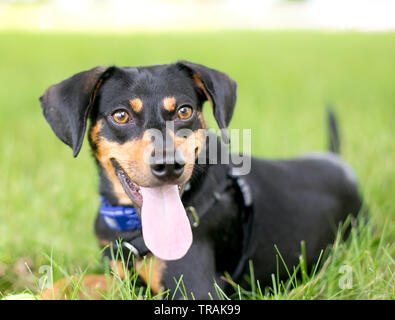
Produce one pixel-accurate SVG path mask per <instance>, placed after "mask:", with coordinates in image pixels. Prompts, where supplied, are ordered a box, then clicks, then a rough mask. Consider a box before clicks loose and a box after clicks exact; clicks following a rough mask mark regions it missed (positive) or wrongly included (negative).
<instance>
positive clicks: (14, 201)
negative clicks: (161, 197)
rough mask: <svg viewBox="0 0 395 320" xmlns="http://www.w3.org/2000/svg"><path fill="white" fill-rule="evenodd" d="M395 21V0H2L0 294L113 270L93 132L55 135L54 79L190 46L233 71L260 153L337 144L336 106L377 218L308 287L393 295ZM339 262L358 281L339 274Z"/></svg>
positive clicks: (347, 151) (331, 292) (347, 294)
mask: <svg viewBox="0 0 395 320" xmlns="http://www.w3.org/2000/svg"><path fill="white" fill-rule="evenodd" d="M394 31H395V1H390V0H342V1H340V0H305V1H302V0H294V1H284V0H282V1H280V0H266V1H265V0H239V1H238V0H184V1H181V0H168V1H159V0H144V1H132V0H129V1H128V0H96V1H95V0H53V1H50V0H36V1H34V0H24V1H22V0H20V1H15V0H14V1H11V0H8V1H7V0H0V148H1V149H0V150H1V152H0V298H1V296H2V295H4V294H8V293H13V292H20V291H24V290H32V291H33V292H34V293H37V292H39V288H38V286H37V281H38V279H39V277H40V274H39V270H40V267H41V266H43V265H48V264H52V263H56V265H58V266H61V270H62V272H58V273H57V274H55V276H54V278H55V280H56V279H58V278H59V277H62V276H64V275H65V274H66V273H68V274H75V273H76V272H78V271H81V270H82V271H85V270H87V272H88V273H89V272H97V273H100V272H103V267H102V263H101V261H100V252H99V246H98V244H97V239H96V238H95V236H94V233H93V222H94V219H95V216H96V213H97V209H98V205H99V196H98V192H97V184H98V177H97V171H96V168H95V164H94V161H93V158H92V156H91V153H90V150H89V147H88V144H87V143H86V141H85V142H84V144H83V146H82V152H81V153H80V155H79V156H78V158H77V159H74V158H73V157H72V153H71V150H70V149H69V148H68V147H67V146H66V145H64V144H63V143H62V142H61V141H60V140H58V139H57V138H56V137H55V135H54V134H53V132H52V131H51V129H50V127H49V125H48V124H47V123H46V122H45V119H44V117H43V116H42V112H41V107H40V105H39V102H38V98H39V97H40V96H41V95H42V93H43V92H44V90H45V89H46V88H48V87H49V86H51V85H52V84H54V83H57V82H60V81H61V80H63V79H65V78H68V77H70V76H72V75H73V74H75V73H77V72H80V71H82V70H87V69H90V68H92V67H94V66H97V65H113V64H116V65H119V66H136V65H151V64H161V63H172V62H174V61H176V60H178V59H185V60H190V61H192V62H197V63H201V64H205V65H207V66H209V67H212V68H215V69H218V70H221V71H223V72H225V73H227V74H228V75H230V76H231V77H232V78H233V79H235V80H236V82H237V83H238V100H237V101H238V102H237V106H236V111H235V113H234V117H233V119H232V122H231V127H233V128H238V129H243V128H247V129H251V131H252V150H251V152H252V154H253V155H255V156H265V157H274V158H286V157H292V156H297V155H300V154H301V153H304V152H308V151H312V150H321V151H324V150H327V147H328V146H327V131H326V122H325V106H326V105H328V104H331V105H332V106H333V107H334V108H335V110H336V113H337V115H338V118H339V123H340V132H341V141H342V151H341V155H342V157H343V158H344V159H345V160H346V161H347V162H348V163H350V164H351V166H352V167H353V168H354V169H355V171H356V173H357V176H358V179H359V181H360V187H361V193H362V194H363V195H364V198H365V200H366V203H367V204H368V205H369V208H370V217H371V218H370V222H369V224H368V227H369V228H371V229H372V230H373V231H372V232H370V233H364V231H363V230H362V229H360V230H358V232H359V238H358V240H355V241H350V242H347V243H346V244H339V245H337V246H336V248H335V249H334V251H333V256H332V262H331V263H330V264H329V265H328V267H327V269H326V271H325V273H323V274H321V277H322V281H316V282H313V283H314V287H309V286H305V287H304V288H307V289H308V291H306V292H302V293H301V296H303V297H309V298H321V299H331V298H339V299H341V298H347V299H348V298H349V299H352V298H359V299H395V286H394V277H393V275H394V273H395V263H394V261H395V244H394V243H395V242H394V241H395V223H394V222H395V203H394V194H395V168H394V163H395V143H394V139H395V136H394V133H395V129H394V128H395V76H394V75H395V32H394ZM204 114H205V118H206V119H208V124H209V126H211V127H214V128H216V124H215V122H214V121H212V115H211V108H209V107H206V108H205V110H204ZM369 230H370V229H369ZM355 239H357V238H355ZM51 257H52V259H51ZM344 263H347V264H348V265H350V266H352V270H353V272H354V278H353V279H354V285H353V288H352V289H350V290H339V288H338V286H337V285H336V284H337V283H338V277H339V276H340V275H339V273H338V270H339V267H340V266H341V265H342V264H344ZM186 285H187V284H186ZM307 289H306V290H307ZM301 290H302V289H301ZM292 296H293V295H292V294H291V295H284V296H283V297H285V298H287V297H292ZM267 297H268V298H269V299H271V298H272V297H271V296H270V292H269V294H268V296H267Z"/></svg>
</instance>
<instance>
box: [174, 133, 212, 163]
mask: <svg viewBox="0 0 395 320" xmlns="http://www.w3.org/2000/svg"><path fill="white" fill-rule="evenodd" d="M169 134H170V136H171V137H172V139H173V141H174V146H175V148H176V149H177V150H180V151H181V152H182V154H183V155H184V158H185V160H186V164H187V165H188V164H189V165H193V164H194V163H195V158H196V157H197V156H198V155H199V153H200V151H201V150H202V147H203V144H204V141H205V137H206V135H205V130H204V129H198V130H196V131H194V132H193V133H192V134H191V135H190V136H189V137H187V138H183V137H178V136H176V135H175V133H174V132H173V131H169ZM196 149H197V150H198V151H197V152H195V150H196Z"/></svg>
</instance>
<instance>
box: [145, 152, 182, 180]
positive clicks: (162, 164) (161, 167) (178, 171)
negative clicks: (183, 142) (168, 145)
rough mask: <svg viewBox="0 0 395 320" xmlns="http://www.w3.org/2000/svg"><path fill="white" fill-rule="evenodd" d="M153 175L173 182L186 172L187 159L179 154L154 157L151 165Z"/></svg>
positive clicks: (172, 153)
mask: <svg viewBox="0 0 395 320" xmlns="http://www.w3.org/2000/svg"><path fill="white" fill-rule="evenodd" d="M150 166H151V172H152V174H153V175H154V176H155V177H157V178H158V179H160V180H166V181H168V180H169V181H171V180H175V179H177V178H179V177H180V176H181V175H182V173H183V172H184V167H185V159H184V157H183V156H182V154H181V153H179V152H177V151H176V152H175V153H174V152H170V153H169V152H167V153H165V154H164V155H163V156H159V157H158V156H157V157H153V160H152V162H151V164H150Z"/></svg>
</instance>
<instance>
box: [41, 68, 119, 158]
mask: <svg viewBox="0 0 395 320" xmlns="http://www.w3.org/2000/svg"><path fill="white" fill-rule="evenodd" d="M111 69H112V68H106V67H96V68H93V69H91V70H88V71H83V72H80V73H77V74H75V75H74V76H72V77H70V78H68V79H66V80H64V81H62V82H60V83H58V84H55V85H53V86H51V87H49V88H48V89H47V90H46V91H45V92H44V94H43V95H42V96H41V97H40V103H41V107H42V109H43V113H44V117H45V119H46V120H47V121H48V123H49V125H50V126H51V128H52V130H53V131H54V132H55V134H56V135H57V137H58V138H59V139H60V140H62V141H63V142H64V143H65V144H67V145H68V146H70V147H71V148H72V149H73V156H74V157H76V156H77V155H78V153H79V152H80V150H81V145H82V141H83V140H84V135H85V129H86V122H87V119H88V115H89V112H90V110H91V108H92V106H93V104H94V102H95V98H96V95H97V92H98V90H99V88H100V86H101V84H102V83H103V80H104V79H105V78H106V77H108V76H109V75H110V71H111Z"/></svg>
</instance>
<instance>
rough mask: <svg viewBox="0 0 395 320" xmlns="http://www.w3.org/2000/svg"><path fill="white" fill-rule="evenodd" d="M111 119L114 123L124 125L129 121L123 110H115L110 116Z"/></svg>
mask: <svg viewBox="0 0 395 320" xmlns="http://www.w3.org/2000/svg"><path fill="white" fill-rule="evenodd" d="M112 118H113V119H114V121H115V122H116V123H121V124H122V123H126V122H128V121H129V115H128V113H127V112H126V111H124V110H117V111H115V112H114V113H113V114H112Z"/></svg>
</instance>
